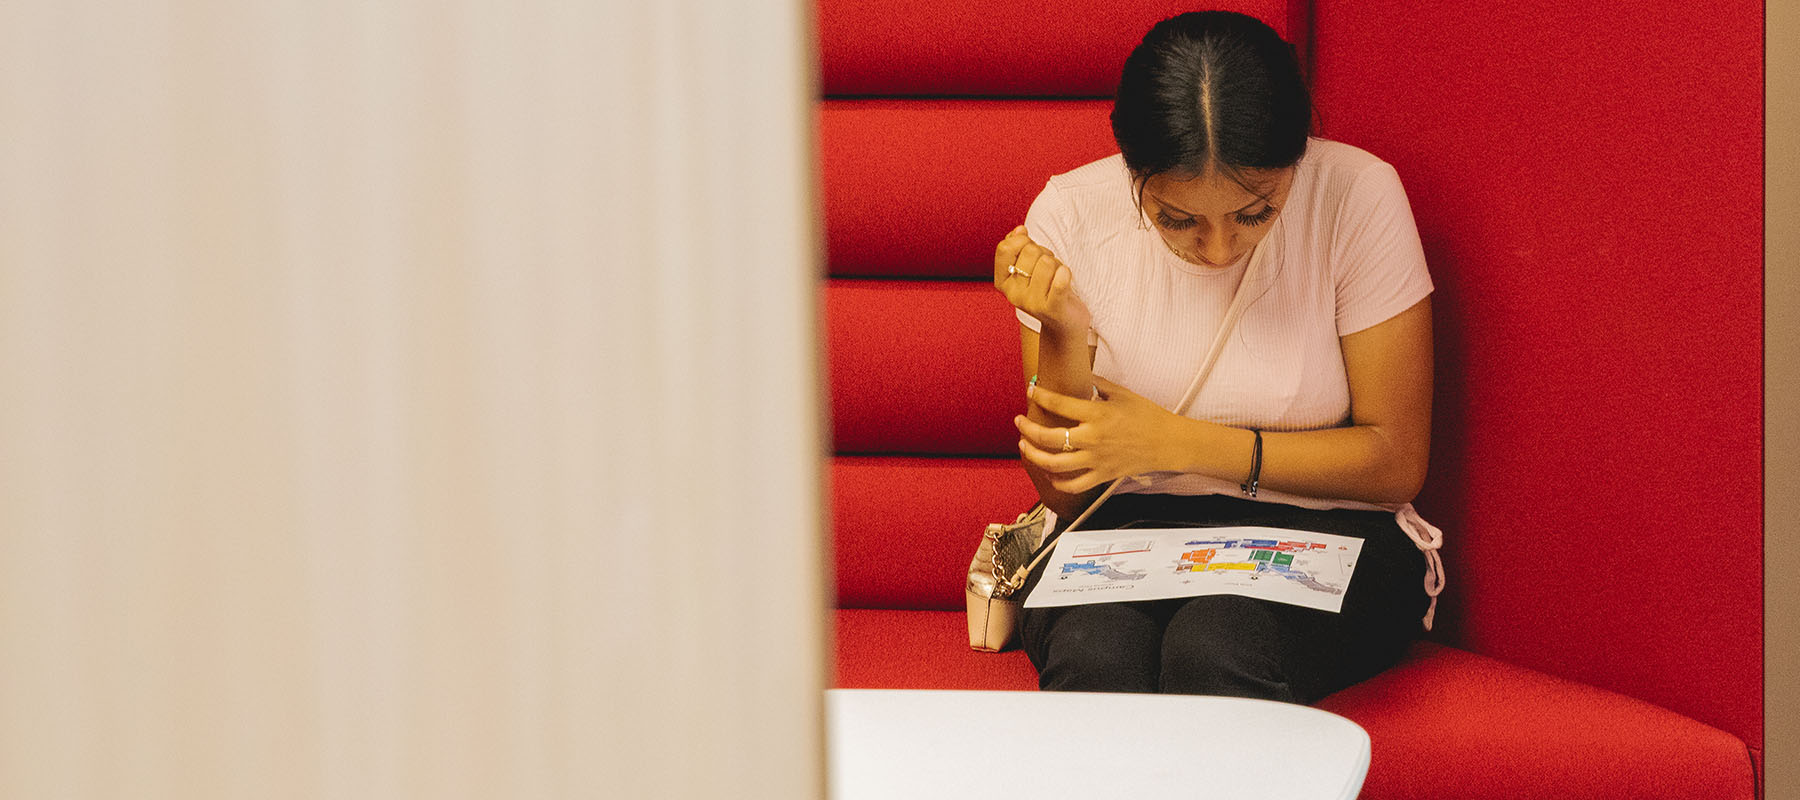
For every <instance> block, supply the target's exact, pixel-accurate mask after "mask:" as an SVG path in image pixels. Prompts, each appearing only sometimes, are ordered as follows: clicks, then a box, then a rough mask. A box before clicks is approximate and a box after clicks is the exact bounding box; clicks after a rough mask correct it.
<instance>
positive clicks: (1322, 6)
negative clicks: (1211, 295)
mask: <svg viewBox="0 0 1800 800" xmlns="http://www.w3.org/2000/svg"><path fill="white" fill-rule="evenodd" d="M1314 29H1315V38H1314V45H1313V48H1314V49H1313V53H1314V59H1315V84H1316V96H1317V100H1318V103H1319V106H1320V112H1321V114H1322V120H1323V132H1324V134H1325V135H1326V136H1328V137H1330V138H1336V139H1341V140H1343V141H1347V142H1350V143H1352V144H1356V145H1358V146H1361V147H1364V148H1366V149H1368V150H1370V151H1372V152H1374V153H1376V154H1377V155H1380V156H1381V157H1383V158H1385V159H1387V160H1388V161H1390V162H1391V163H1393V164H1394V165H1395V166H1396V168H1398V170H1399V172H1400V176H1401V178H1402V179H1403V180H1404V181H1405V183H1406V187H1407V191H1408V194H1409V196H1410V197H1411V200H1412V205H1413V210H1414V213H1415V215H1416V216H1417V218H1418V222H1419V228H1420V231H1421V234H1422V235H1423V237H1424V240H1425V248H1426V255H1427V257H1428V258H1429V260H1430V263H1431V268H1432V275H1433V277H1434V279H1435V280H1436V282H1437V287H1438V290H1437V293H1436V300H1435V310H1436V318H1437V325H1438V327H1437V343H1438V353H1439V356H1438V374H1439V380H1438V394H1437V422H1436V425H1435V430H1434V438H1435V441H1434V447H1433V453H1432V473H1431V477H1430V479H1429V482H1428V486H1427V489H1426V493H1425V496H1424V497H1423V498H1422V499H1421V501H1420V502H1419V506H1420V508H1421V510H1422V511H1423V512H1424V513H1425V515H1426V517H1427V518H1429V519H1431V520H1432V521H1433V522H1435V523H1436V524H1438V525H1439V526H1441V527H1443V528H1444V530H1445V533H1446V537H1447V544H1446V546H1445V550H1444V556H1445V561H1446V563H1447V565H1448V574H1449V587H1448V589H1447V591H1446V592H1445V595H1444V605H1443V608H1442V610H1441V611H1440V612H1439V616H1440V619H1441V620H1442V621H1443V628H1442V635H1443V636H1445V637H1446V638H1447V639H1448V640H1449V641H1450V642H1451V643H1452V644H1458V645H1462V646H1464V647H1468V648H1469V649H1473V650H1476V651H1479V652H1482V653H1486V654H1489V655H1494V656H1498V657H1501V658H1504V659H1506V660H1509V661H1513V662H1515V663H1519V664H1523V665H1526V666H1530V667H1534V668H1537V669H1541V670H1544V671H1547V672H1551V673H1554V674H1557V675H1562V676H1566V677H1570V678H1574V679H1576V680H1580V681H1584V682H1587V683H1592V684H1595V685H1599V686H1602V687H1605V688H1609V689H1613V690H1615V691H1619V692H1623V693H1625V694H1629V695H1632V696H1635V697H1639V698H1643V699H1646V700H1649V701H1651V702H1654V703H1658V704H1661V705H1664V706H1667V707H1669V708H1672V709H1674V710H1676V711H1679V712H1681V713H1684V714H1688V715H1690V716H1693V717H1695V718H1697V719H1700V720H1702V721H1704V722H1708V723H1711V724H1713V725H1716V726H1718V727H1721V728H1724V729H1725V730H1728V731H1731V732H1732V733H1735V734H1737V735H1738V736H1740V737H1742V738H1744V739H1745V740H1746V741H1748V742H1750V743H1751V744H1752V745H1753V746H1757V747H1759V746H1760V743H1761V740H1762V712H1761V709H1762V706H1761V702H1762V694H1761V686H1762V668H1761V665H1762V648H1761V642H1762V583H1761V575H1762V572H1761V566H1760V565H1761V545H1762V519H1761V509H1762V498H1761V493H1760V487H1761V486H1762V453H1761V444H1760V442H1761V430H1760V424H1759V419H1760V414H1761V323H1762V306H1761V288H1762V224H1761V223H1762V170H1761V161H1760V159H1761V153H1762V131H1763V125H1762V117H1761V107H1762V106H1761V102H1762V81H1761V43H1762V38H1763V33H1762V6H1761V4H1759V3H1756V2H1749V1H1748V0H1727V2H1724V3H1714V4H1708V5H1707V6H1705V9H1704V11H1702V10H1700V7H1699V6H1695V5H1693V4H1684V3H1674V2H1648V3H1612V2H1604V0H1506V2H1493V1H1487V2H1470V3H1416V2H1405V1H1402V0H1320V2H1318V3H1316V9H1315V15H1314Z"/></svg>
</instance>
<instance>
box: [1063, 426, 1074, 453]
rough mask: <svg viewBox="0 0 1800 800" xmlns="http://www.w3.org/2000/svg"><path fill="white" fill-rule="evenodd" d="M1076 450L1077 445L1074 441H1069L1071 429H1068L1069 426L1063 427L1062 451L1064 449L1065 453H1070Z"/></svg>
mask: <svg viewBox="0 0 1800 800" xmlns="http://www.w3.org/2000/svg"><path fill="white" fill-rule="evenodd" d="M1074 450H1075V445H1074V443H1073V442H1070V441H1069V429H1068V428H1063V447H1062V451H1063V452H1065V453H1068V452H1073V451H1074Z"/></svg>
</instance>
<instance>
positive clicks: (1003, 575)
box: [964, 503, 1046, 653]
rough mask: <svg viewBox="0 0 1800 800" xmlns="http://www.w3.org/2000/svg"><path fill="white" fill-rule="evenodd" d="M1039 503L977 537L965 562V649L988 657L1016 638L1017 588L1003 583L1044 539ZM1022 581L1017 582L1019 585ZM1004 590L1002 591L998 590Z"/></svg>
mask: <svg viewBox="0 0 1800 800" xmlns="http://www.w3.org/2000/svg"><path fill="white" fill-rule="evenodd" d="M1045 511H1046V509H1045V508H1044V504H1043V503H1039V504H1037V505H1036V506H1034V507H1033V508H1032V509H1031V510H1030V511H1027V512H1025V513H1023V514H1020V515H1019V518H1018V519H1016V520H1014V521H1013V523H1012V524H1011V525H1002V524H1000V523H998V522H996V523H994V524H992V525H989V526H987V530H985V531H983V532H982V534H981V545H980V546H979V547H976V548H975V558H974V560H972V561H970V562H969V582H968V584H967V586H966V587H965V588H964V594H965V595H966V596H967V599H968V601H969V646H970V647H973V648H975V649H976V650H981V651H984V652H988V653H998V652H1000V651H1001V650H1005V649H1007V648H1009V647H1012V645H1013V639H1014V638H1016V637H1017V635H1018V628H1019V601H1018V600H1014V599H1012V593H1013V592H1014V591H1015V590H1016V588H1017V587H1014V586H1012V585H1011V582H1010V581H1008V580H1007V579H1008V578H1009V577H1010V576H1011V575H1012V574H1013V570H1010V569H1008V568H1007V565H1008V564H1011V565H1013V566H1015V567H1016V566H1018V565H1021V564H1026V563H1029V562H1031V561H1032V558H1031V556H1032V553H1034V552H1036V551H1037V550H1038V545H1039V544H1041V543H1042V542H1043V538H1044V515H1045ZM1022 584H1023V581H1021V585H1022ZM1002 586H1004V587H1006V588H1004V589H1001V587H1002Z"/></svg>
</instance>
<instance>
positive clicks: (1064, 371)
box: [1019, 325, 1100, 519]
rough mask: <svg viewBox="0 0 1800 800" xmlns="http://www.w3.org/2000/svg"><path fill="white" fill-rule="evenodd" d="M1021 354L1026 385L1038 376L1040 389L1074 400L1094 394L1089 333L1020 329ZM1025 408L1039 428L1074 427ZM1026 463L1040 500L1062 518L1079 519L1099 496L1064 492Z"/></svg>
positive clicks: (1039, 410)
mask: <svg viewBox="0 0 1800 800" xmlns="http://www.w3.org/2000/svg"><path fill="white" fill-rule="evenodd" d="M1019 353H1020V355H1021V356H1022V357H1023V360H1024V362H1025V380H1026V381H1030V380H1031V377H1032V376H1034V375H1035V376H1037V385H1038V386H1041V387H1043V388H1044V389H1047V390H1049V391H1052V392H1056V393H1059V394H1065V395H1070V396H1074V397H1086V396H1088V395H1089V394H1090V393H1091V392H1092V388H1091V387H1092V386H1093V384H1094V373H1093V366H1094V348H1092V347H1089V346H1088V345H1087V332H1086V331H1082V332H1081V333H1080V334H1075V333H1058V332H1056V331H1049V332H1047V333H1046V334H1042V335H1040V334H1039V333H1038V332H1037V331H1034V330H1032V329H1030V328H1027V327H1025V326H1024V325H1020V326H1019ZM1026 405H1027V406H1028V408H1027V411H1026V416H1027V418H1028V419H1030V420H1031V421H1033V422H1036V423H1038V424H1039V425H1044V426H1048V427H1051V428H1061V427H1068V426H1073V425H1074V424H1075V423H1074V421H1072V420H1069V419H1066V418H1064V417H1059V416H1057V415H1055V414H1052V413H1050V412H1048V411H1045V410H1044V409H1043V408H1042V407H1040V406H1038V405H1037V404H1036V403H1027V404H1026ZM1023 463H1024V465H1025V474H1027V475H1029V476H1031V482H1032V484H1033V485H1035V486H1037V490H1038V497H1039V499H1041V500H1043V501H1044V505H1045V506H1046V507H1048V508H1049V509H1050V510H1051V511H1054V512H1056V515H1057V516H1058V517H1060V518H1063V519H1072V518H1074V517H1076V516H1078V515H1080V514H1081V512H1082V511H1085V510H1087V507H1088V505H1089V504H1090V503H1092V502H1093V501H1094V498H1096V497H1098V496H1099V495H1100V490H1099V489H1089V490H1087V491H1083V492H1064V491H1061V490H1059V489H1057V488H1056V487H1055V486H1052V485H1051V480H1052V479H1053V476H1051V475H1050V474H1049V473H1047V472H1045V471H1044V470H1043V469H1042V468H1040V467H1038V466H1037V465H1035V464H1032V463H1031V462H1030V461H1029V460H1026V461H1024V462H1023Z"/></svg>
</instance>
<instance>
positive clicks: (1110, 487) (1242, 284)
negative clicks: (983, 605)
mask: <svg viewBox="0 0 1800 800" xmlns="http://www.w3.org/2000/svg"><path fill="white" fill-rule="evenodd" d="M1273 234H1274V232H1273V231H1270V235H1269V236H1264V237H1263V238H1262V241H1260V242H1257V243H1256V246H1255V247H1254V248H1251V250H1250V264H1249V266H1246V267H1245V268H1244V277H1243V278H1242V279H1241V280H1239V281H1238V286H1237V291H1236V292H1235V293H1233V294H1232V296H1231V305H1230V306H1228V307H1227V308H1226V310H1225V319H1223V320H1221V321H1220V322H1219V330H1218V332H1217V333H1215V334H1213V340H1212V346H1211V347H1208V348H1207V349H1206V357H1205V358H1204V359H1203V360H1201V362H1200V369H1199V371H1197V372H1195V373H1194V380H1193V382H1192V383H1189V384H1188V388H1187V393H1186V394H1183V395H1182V397H1181V404H1180V405H1178V406H1176V407H1175V416H1181V415H1183V414H1186V413H1187V410H1188V406H1190V405H1193V403H1194V398H1196V397H1199V396H1200V387H1201V385H1202V384H1204V383H1206V378H1207V376H1209V375H1211V374H1212V370H1213V366H1214V365H1216V364H1217V363H1218V362H1219V354H1220V353H1223V352H1225V343H1226V342H1227V341H1229V340H1230V339H1231V330H1232V329H1233V328H1235V327H1237V321H1238V318H1239V317H1242V316H1243V315H1244V309H1245V308H1248V307H1249V305H1250V303H1251V298H1250V289H1251V286H1252V284H1253V283H1254V281H1255V280H1256V279H1258V278H1260V277H1261V276H1262V265H1263V257H1264V255H1265V254H1266V251H1265V250H1264V245H1266V244H1268V242H1269V239H1271V238H1273ZM1130 477H1131V476H1126V477H1124V478H1115V479H1113V481H1112V482H1111V483H1109V484H1107V485H1106V489H1105V491H1102V492H1101V493H1100V496H1099V497H1096V498H1094V502H1092V503H1089V504H1088V507H1087V510H1085V511H1083V512H1081V515H1080V516H1078V517H1076V518H1075V521H1074V522H1071V523H1069V524H1068V526H1067V527H1065V528H1063V529H1062V531H1060V532H1056V533H1052V534H1050V535H1047V536H1045V537H1044V539H1043V541H1042V542H1041V543H1040V544H1039V545H1038V549H1037V551H1036V552H1035V553H1033V554H1032V556H1031V563H1029V564H1026V565H1025V568H1024V569H1023V570H1020V571H1019V572H1017V573H1015V574H1014V576H1013V577H1014V578H1016V579H1017V583H1016V584H1015V585H1014V586H1013V589H1015V590H1016V589H1018V588H1019V587H1020V586H1023V585H1024V584H1025V576H1026V575H1029V574H1031V571H1032V570H1034V569H1037V565H1038V563H1039V562H1041V561H1043V560H1044V557H1045V556H1048V555H1049V554H1050V549H1051V547H1052V546H1054V545H1055V544H1056V540H1057V539H1059V538H1061V536H1062V534H1064V533H1068V532H1069V531H1072V530H1075V528H1076V526H1078V525H1080V524H1081V523H1083V522H1086V521H1087V519H1088V517H1091V516H1093V515H1094V512H1095V511H1098V510H1099V509H1100V504H1101V503H1104V502H1106V499H1107V498H1109V497H1112V496H1113V494H1114V493H1115V492H1117V491H1118V489H1119V485H1120V483H1121V482H1123V481H1125V480H1128V479H1129V478H1130ZM1008 583H1013V581H1011V580H1009V581H1008Z"/></svg>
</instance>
